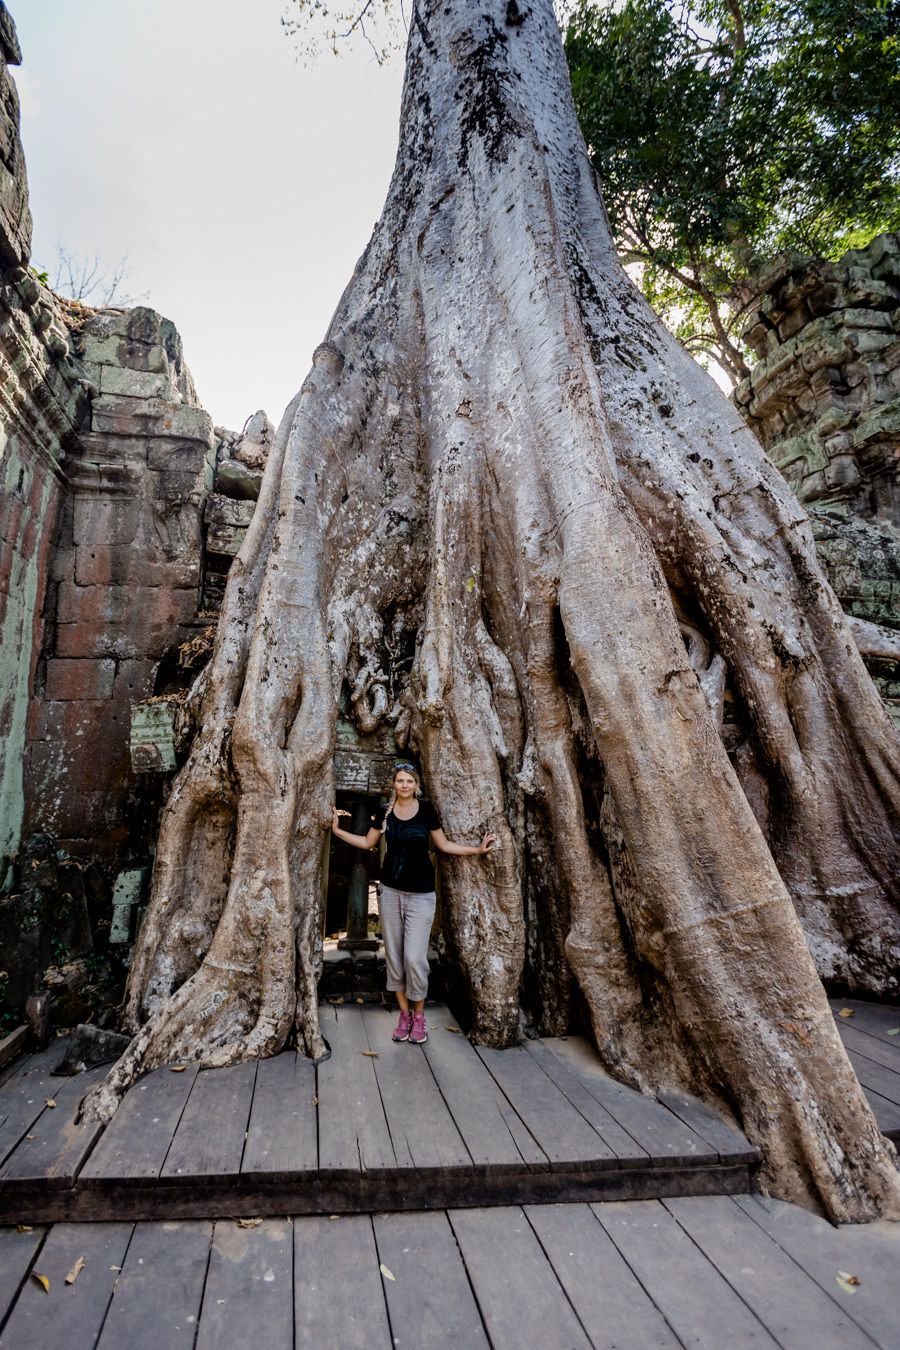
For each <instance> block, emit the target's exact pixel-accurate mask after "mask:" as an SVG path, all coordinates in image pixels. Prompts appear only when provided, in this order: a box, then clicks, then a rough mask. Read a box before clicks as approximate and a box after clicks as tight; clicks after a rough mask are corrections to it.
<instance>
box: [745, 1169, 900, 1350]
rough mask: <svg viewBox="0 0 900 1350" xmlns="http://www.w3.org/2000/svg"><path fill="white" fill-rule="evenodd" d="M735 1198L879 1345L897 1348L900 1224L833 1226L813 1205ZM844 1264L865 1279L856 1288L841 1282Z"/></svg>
mask: <svg viewBox="0 0 900 1350" xmlns="http://www.w3.org/2000/svg"><path fill="white" fill-rule="evenodd" d="M735 1204H737V1205H738V1206H739V1207H740V1208H741V1209H742V1210H743V1211H744V1213H745V1214H747V1215H748V1216H749V1217H750V1218H751V1219H753V1221H754V1223H756V1224H757V1225H758V1226H759V1227H760V1228H761V1229H762V1230H763V1231H764V1232H765V1233H767V1234H768V1235H769V1237H770V1238H771V1239H772V1240H773V1241H774V1242H777V1243H778V1245H779V1247H781V1248H782V1250H783V1251H785V1252H786V1253H787V1254H788V1256H790V1257H791V1259H792V1260H793V1261H795V1262H796V1263H797V1265H798V1266H799V1267H800V1268H801V1269H802V1270H804V1271H805V1272H806V1274H807V1275H809V1276H810V1277H811V1278H812V1279H813V1280H815V1282H816V1283H817V1284H818V1285H819V1286H820V1288H822V1289H824V1291H825V1292H826V1294H829V1295H830V1296H831V1297H832V1298H833V1299H836V1300H837V1302H838V1303H839V1304H840V1306H841V1307H842V1308H843V1310H844V1312H845V1313H846V1314H847V1315H848V1316H850V1317H852V1318H853V1321H854V1322H856V1323H857V1325H858V1326H860V1327H862V1328H863V1330H864V1331H867V1332H868V1334H869V1335H870V1336H871V1337H872V1339H873V1340H874V1341H875V1343H876V1344H877V1345H879V1346H882V1347H883V1350H897V1346H898V1344H900V1336H898V1326H897V1275H898V1271H900V1225H898V1224H896V1223H861V1224H845V1225H843V1226H842V1227H840V1228H833V1227H832V1225H831V1224H830V1223H829V1222H828V1221H827V1220H826V1219H822V1218H820V1217H819V1216H818V1215H817V1214H812V1213H810V1211H809V1210H807V1209H800V1207H799V1206H798V1205H788V1204H786V1203H785V1202H784V1201H783V1200H771V1199H769V1198H768V1197H765V1196H761V1195H759V1196H756V1195H755V1196H749V1195H746V1196H745V1195H742V1196H740V1197H739V1198H736V1200H735ZM841 1270H844V1271H847V1273H848V1274H850V1275H856V1276H857V1278H858V1279H859V1280H860V1285H859V1288H858V1289H857V1290H856V1291H855V1292H854V1293H852V1294H849V1293H847V1292H846V1291H845V1290H843V1289H841V1287H840V1285H839V1284H838V1282H837V1276H838V1271H841ZM810 1344H812V1342H810ZM829 1350H830V1347H829Z"/></svg>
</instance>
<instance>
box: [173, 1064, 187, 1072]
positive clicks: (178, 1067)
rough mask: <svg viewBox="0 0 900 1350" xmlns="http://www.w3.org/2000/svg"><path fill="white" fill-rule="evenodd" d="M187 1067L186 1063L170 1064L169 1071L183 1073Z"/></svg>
mask: <svg viewBox="0 0 900 1350" xmlns="http://www.w3.org/2000/svg"><path fill="white" fill-rule="evenodd" d="M186 1069H187V1065H186V1064H170V1065H169V1073H184V1072H185V1070H186Z"/></svg>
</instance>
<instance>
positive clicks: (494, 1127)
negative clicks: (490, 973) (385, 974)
mask: <svg viewBox="0 0 900 1350" xmlns="http://www.w3.org/2000/svg"><path fill="white" fill-rule="evenodd" d="M432 1018H433V1023H434V1025H433V1030H432V1031H430V1032H429V1033H428V1040H427V1041H426V1042H425V1044H424V1046H423V1047H422V1048H423V1050H424V1051H425V1058H426V1059H427V1060H428V1063H429V1066H430V1068H431V1071H432V1073H433V1074H434V1077H435V1081H436V1082H437V1084H438V1087H439V1088H440V1090H441V1095H442V1096H443V1098H444V1101H445V1102H446V1103H447V1107H448V1109H449V1111H450V1114H451V1115H452V1117H453V1119H454V1121H455V1122H456V1128H457V1129H458V1130H459V1132H460V1134H461V1135H462V1138H463V1140H464V1142H465V1145H466V1148H467V1149H468V1151H469V1156H470V1157H471V1159H472V1162H473V1164H474V1166H475V1169H476V1170H477V1171H479V1172H482V1173H485V1174H495V1173H505V1172H520V1171H521V1170H522V1169H523V1168H528V1169H529V1170H530V1171H536V1172H546V1171H549V1168H550V1163H549V1161H548V1159H547V1155H546V1153H545V1152H544V1150H543V1149H542V1148H541V1146H540V1144H538V1142H537V1140H536V1139H535V1138H534V1137H533V1135H531V1134H530V1133H529V1131H528V1129H527V1127H526V1125H525V1123H524V1121H522V1119H521V1118H520V1117H519V1116H518V1115H517V1114H516V1112H515V1111H514V1109H513V1108H512V1106H511V1105H510V1103H509V1102H508V1100H507V1099H506V1097H505V1096H504V1094H503V1093H502V1092H501V1091H500V1088H499V1087H498V1086H497V1084H496V1083H495V1081H494V1079H493V1078H492V1077H491V1075H490V1073H489V1072H488V1070H487V1069H486V1068H485V1066H484V1064H483V1063H482V1061H481V1060H480V1059H479V1057H478V1055H477V1054H476V1052H475V1050H474V1048H473V1047H472V1046H471V1045H470V1044H469V1042H468V1041H467V1040H466V1038H465V1037H464V1036H462V1035H459V1036H457V1035H454V1034H453V1033H452V1032H447V1031H445V1030H444V1028H446V1027H448V1026H453V1027H455V1026H456V1022H455V1021H454V1020H453V1018H452V1017H451V1016H450V1011H449V1009H448V1008H445V1007H443V1005H439V1006H438V1007H437V1008H436V1010H435V1011H434V1013H433V1014H432Z"/></svg>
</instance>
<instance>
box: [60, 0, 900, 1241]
mask: <svg viewBox="0 0 900 1350" xmlns="http://www.w3.org/2000/svg"><path fill="white" fill-rule="evenodd" d="M342 689H345V690H346V691H347V696H348V698H349V702H350V706H351V707H352V710H353V715H354V717H355V719H356V721H357V723H358V725H359V727H360V728H361V729H362V730H370V729H371V728H372V727H373V726H375V725H377V724H378V723H379V722H381V721H383V720H385V719H387V720H388V721H389V722H390V723H392V724H393V725H394V728H395V734H396V737H397V740H398V742H399V743H400V744H401V745H410V746H411V747H413V748H414V749H415V750H417V751H418V753H419V755H420V756H421V760H422V764H423V768H424V773H425V778H426V782H427V786H428V790H429V793H430V795H431V797H432V799H433V800H434V801H435V803H436V805H437V807H438V810H439V813H440V815H441V818H442V820H443V822H444V824H445V827H446V828H447V831H448V833H449V834H451V835H452V836H454V837H462V838H467V837H472V838H474V837H479V838H480V837H481V835H482V834H483V833H484V832H485V830H486V829H487V828H491V829H492V830H494V831H495V832H496V834H497V835H498V837H499V847H498V848H497V850H496V852H493V853H491V854H489V855H487V857H485V858H484V859H483V860H480V861H479V862H476V863H473V862H472V860H464V861H463V863H462V864H460V863H459V862H458V861H457V860H455V859H453V858H449V859H447V860H446V862H445V865H444V868H443V873H442V882H443V908H444V914H445V920H444V922H445V933H444V937H445V941H446V946H447V953H448V963H449V965H450V966H451V968H452V969H453V970H455V972H456V974H457V978H458V981H459V991H458V992H459V997H460V1007H459V1013H460V1015H464V1016H465V1018H466V1019H467V1025H468V1027H469V1029H470V1034H471V1035H472V1037H473V1038H474V1039H476V1040H478V1041H480V1042H482V1043H485V1044H490V1045H496V1046H503V1045H508V1044H510V1043H511V1042H513V1041H515V1040H516V1039H517V1038H518V1036H519V1034H520V1025H521V1019H522V1017H523V1005H527V1012H528V1016H529V1017H530V1018H531V1020H532V1021H533V1023H534V1024H535V1025H536V1026H537V1028H538V1029H539V1030H542V1031H545V1032H554V1031H560V1030H562V1029H564V1028H565V1026H566V1025H567V1024H568V1022H569V1020H570V1018H571V1016H572V1009H573V1005H574V1004H575V1002H576V1001H577V1000H578V999H583V1001H584V1004H585V1006H586V1008H587V1010H588V1014H589V1017H590V1022H591V1025H592V1030H593V1034H594V1037H595V1039H596V1043H597V1046H598V1048H599V1050H600V1053H601V1055H602V1056H603V1059H604V1061H605V1063H606V1064H607V1066H608V1067H609V1069H610V1071H611V1072H612V1073H614V1074H616V1075H617V1076H618V1077H619V1078H621V1079H622V1080H623V1081H625V1082H627V1083H630V1084H632V1085H634V1086H635V1087H638V1088H641V1089H643V1090H646V1091H652V1090H653V1088H654V1087H655V1086H657V1085H658V1084H660V1083H665V1082H673V1081H677V1082H681V1083H685V1084H688V1085H689V1086H691V1087H693V1089H694V1090H695V1091H699V1092H702V1093H704V1094H705V1095H707V1096H710V1097H718V1098H719V1099H722V1100H725V1101H727V1102H728V1103H729V1104H730V1105H731V1106H732V1108H733V1109H734V1110H735V1111H736V1112H737V1113H738V1114H739V1116H740V1119H741V1120H742V1122H743V1125H744V1128H745V1129H746V1131H747V1132H748V1134H749V1135H750V1137H751V1138H752V1139H754V1140H755V1141H756V1142H757V1143H758V1144H759V1146H760V1147H761V1149H762V1150H763V1153H764V1157H765V1162H764V1167H763V1172H764V1180H765V1181H766V1183H767V1184H768V1186H769V1187H770V1188H771V1189H772V1190H774V1191H775V1192H777V1193H778V1194H780V1195H784V1196H787V1197H791V1198H799V1199H806V1200H808V1201H809V1202H811V1203H812V1202H815V1203H819V1204H822V1205H824V1206H826V1207H827V1209H828V1210H829V1211H830V1212H831V1213H832V1214H833V1215H835V1216H837V1217H840V1218H850V1219H854V1218H855V1219H859V1218H865V1217H869V1216H871V1215H873V1214H875V1213H879V1212H884V1213H892V1214H900V1187H898V1177H897V1173H896V1171H895V1167H894V1162H893V1151H892V1149H891V1146H890V1145H888V1144H886V1143H885V1142H884V1141H883V1140H882V1138H881V1136H880V1134H879V1132H878V1129H877V1127H876V1124H875V1121H874V1119H873V1117H872V1116H871V1114H870V1112H869V1109H868V1107H867V1105H866V1103H865V1100H864V1098H863V1097H862V1095H861V1091H860V1088H859V1085H858V1084H857V1082H856V1079H855V1077H854V1075H853V1072H852V1070H851V1068H850V1066H849V1063H848V1061H847V1059H846V1057H845V1055H844V1052H843V1050H842V1048H841V1045H840V1042H839V1040H838V1037H837V1035H836V1032H835V1028H834V1023H833V1019H832V1017H831V1014H830V1011H829V1007H828V1003H827V1001H826V998H825V993H824V990H823V986H822V982H821V978H820V976H822V977H825V978H827V979H829V980H831V981H833V982H834V983H835V984H836V985H840V986H841V987H843V988H844V989H845V990H847V991H850V990H854V991H856V992H865V991H873V992H876V993H886V992H887V993H891V994H895V993H896V979H897V976H896V961H897V955H898V951H900V922H898V914H897V905H896V901H897V884H898V876H900V868H898V853H900V848H898V840H897V839H896V837H895V835H894V832H893V829H892V825H893V822H894V821H896V819H897V811H898V806H900V792H898V781H897V780H898V775H897V738H896V735H895V734H894V732H893V730H892V728H891V726H890V723H889V721H888V719H887V716H886V714H885V712H884V710H883V708H882V706H881V703H880V700H879V699H878V696H877V694H876V692H875V690H874V688H873V686H872V684H871V682H870V680H869V678H868V676H867V675H866V672H865V670H864V668H863V665H862V662H861V661H860V659H859V656H858V653H857V651H856V648H855V647H854V644H853V639H852V637H851V635H850V632H849V630H848V627H847V623H846V621H845V619H844V616H843V614H842V612H841V609H840V607H839V605H838V604H837V602H836V601H835V599H834V596H833V595H832V593H831V591H830V590H829V588H828V586H827V585H826V584H825V582H824V580H823V578H822V575H821V573H820V571H819V568H818V566H817V563H816V557H815V551H814V548H813V542H812V537H811V534H810V529H809V525H808V523H807V521H806V518H805V516H804V513H803V511H802V509H801V507H800V506H799V504H798V502H797V501H796V499H795V498H794V497H793V495H792V494H791V492H790V491H789V490H788V488H787V487H786V485H785V484H784V483H783V481H782V480H781V479H780V478H779V476H778V474H777V473H776V472H775V470H774V469H773V468H772V467H771V465H769V463H768V462H767V461H766V459H765V457H764V456H763V454H762V452H761V451H760V448H759V446H758V444H757V442H756V440H755V438H754V437H753V435H752V434H751V433H750V432H749V431H748V430H747V429H746V428H745V427H744V425H743V423H742V422H741V420H740V418H739V417H738V415H737V413H736V412H735V411H734V409H733V408H732V407H731V406H730V405H729V404H728V403H727V401H726V400H725V399H724V398H723V397H722V395H721V394H720V393H719V391H718V390H717V388H716V387H715V385H714V384H713V383H712V381H711V380H710V378H709V377H708V376H707V375H706V374H705V373H704V372H703V371H702V370H701V369H700V368H699V367H698V366H697V365H696V364H695V363H694V362H693V361H692V359H691V358H690V357H689V356H688V355H687V354H686V353H685V352H684V350H683V349H682V348H681V347H680V346H679V345H678V344H677V342H675V340H674V339H673V338H672V337H671V336H670V335H669V333H668V332H667V331H666V330H665V328H664V327H663V326H662V324H661V323H660V322H659V320H658V319H657V318H656V316H655V315H654V314H653V312H652V311H651V310H650V308H649V307H648V305H647V304H646V302H645V301H644V300H643V298H642V297H641V295H640V294H639V293H638V291H637V290H636V289H635V288H634V286H633V285H632V284H631V282H630V281H629V280H628V278H627V277H626V276H625V274H624V272H623V271H622V269H621V267H620V265H619V262H618V260H617V257H616V252H615V248H614V246H613V243H612V241H611V238H610V234H609V228H608V224H607V221H606V218H605V215H604V211H603V206H602V202H601V198H600V194H599V189H598V183H597V179H596V177H595V174H594V171H593V170H592V168H591V166H590V163H589V161H588V158H587V154H586V151H585V147H584V142H583V140H582V137H581V134H580V132H579V129H578V124H577V122H576V120H575V115H574V110H573V106H572V101H571V97H570V93H569V84H568V78H567V70H566V64H565V59H564V55H563V51H562V46H561V43H560V38H559V33H558V30H557V27H556V23H555V20H554V16H553V12H552V9H551V7H550V3H549V0H532V4H531V5H530V7H528V8H522V9H519V8H518V7H517V4H516V0H484V2H483V3H477V4H475V3H472V2H471V0H440V3H434V0H419V3H418V4H417V5H416V8H415V11H414V16H413V22H412V27H411V33H410V39H409V46H408V54H407V72H406V82H405V88H404V95H403V105H402V115H401V128H400V146H399V151H398V156H397V163H396V168H395V172H394V176H393V179H392V182H391V186H390V190H389V194H388V199H387V203H386V206H385V209H384V213H383V215H382V217H381V220H380V221H379V223H378V225H377V226H376V228H375V232H374V234H373V236H372V239H371V242H370V244H369V246H368V248H367V249H366V251H365V253H364V254H363V256H362V258H361V259H360V261H359V263H358V265H357V268H356V271H355V273H354V275H353V278H352V280H351V281H350V284H349V286H348V287H347V289H346V291H345V292H344V295H343V297H342V299H341V301H340V304H339V305H338V308H337V311H336V313H335V316H334V319H333V321H332V324H331V327H330V329H329V332H328V335H327V338H326V340H325V341H324V343H323V344H322V345H321V346H320V347H319V348H318V350H317V352H316V354H315V358H314V364H313V368H312V370H311V372H310V373H309V375H308V376H307V378H306V380H305V382H304V384H303V386H302V388H301V390H300V392H299V394H298V395H297V396H296V398H295V399H294V401H293V402H292V403H291V404H290V406H289V407H288V409H287V411H286V413H285V415H284V418H283V419H282V422H281V426H280V428H279V431H278V435H277V438H276V442H275V444H274V447H273V450H272V452H271V455H270V458H269V462H268V467H267V470H266V476H265V480H264V483H263V489H262V493H261V496H260V500H259V506H258V509H257V511H256V514H255V516H254V519H253V523H252V525H251V527H250V529H249V531H248V533H247V537H246V539H245V541H244V544H243V547H242V548H241V551H240V553H239V555H238V557H237V559H236V561H235V564H234V567H233V569H232V572H231V574H230V578H229V582H228V587H227V591H226V595H225V600H224V604H223V610H222V616H221V620H220V624H219V633H218V638H217V643H216V647H215V651H214V654H213V657H212V660H211V662H210V664H209V666H208V667H207V668H206V670H205V672H204V674H203V676H202V677H201V680H200V682H199V683H198V685H197V687H196V688H195V690H194V692H193V695H192V698H193V701H194V704H195V706H196V715H197V721H198V731H197V734H196V738H195V740H194V742H193V746H192V749H191V752H190V757H189V759H188V761H187V763H186V764H185V766H184V768H183V769H182V771H181V773H180V775H179V777H178V779H177V781H176V784H175V786H174V789H173V791H172V795H171V798H170V800H169V802H168V806H167V810H166V814H165V817H164V820H163V823H162V829H161V834H160V839H159V845H158V851H157V858H156V868H155V876H154V883H153V894H152V898H151V903H150V906H149V910H148V913H147V916H146V920H145V923H144V926H143V928H142V930H141V934H140V938H139V941H138V944H137V948H136V951H135V956H134V962H133V966H132V970H131V976H130V981H129V988H128V998H127V1012H126V1020H127V1026H128V1028H129V1030H130V1031H131V1032H132V1033H133V1041H132V1043H131V1046H130V1047H129V1049H128V1050H127V1051H126V1053H125V1055H124V1056H123V1058H122V1059H121V1060H120V1062H119V1063H118V1064H117V1065H116V1066H115V1067H114V1068H113V1070H112V1071H111V1073H110V1074H109V1076H108V1078H107V1080H106V1081H105V1082H104V1083H103V1084H102V1085H101V1086H100V1087H99V1088H98V1089H96V1090H95V1091H94V1093H93V1094H92V1095H91V1096H90V1097H89V1098H88V1099H87V1101H86V1106H85V1110H86V1112H87V1113H88V1114H89V1115H93V1116H98V1117H104V1116H108V1115H109V1114H110V1113H111V1112H112V1111H113V1110H114V1108H115V1105H116V1102H117V1100H118V1098H119V1096H120V1095H121V1093H122V1092H123V1091H124V1089H125V1088H126V1087H127V1086H128V1084H129V1083H130V1082H132V1081H133V1080H134V1078H135V1077H136V1076H137V1075H138V1074H139V1073H141V1072H144V1071H146V1070H147V1069H149V1068H151V1067H153V1066H155V1065H159V1064H162V1063H166V1062H168V1061H171V1060H173V1059H176V1058H181V1059H194V1060H201V1061H202V1062H203V1063H204V1064H207V1065H224V1064H230V1063H234V1062H236V1061H239V1060H242V1059H247V1058H250V1057H254V1056H259V1055H269V1054H273V1053H275V1052H276V1051H277V1050H278V1049H279V1048H280V1047H281V1046H282V1045H283V1044H284V1043H285V1040H286V1038H287V1037H288V1035H289V1033H290V1032H291V1028H292V1025H293V1028H294V1030H295V1033H296V1037H297V1042H298V1044H299V1045H300V1047H301V1048H302V1049H303V1050H305V1052H306V1053H307V1054H309V1055H311V1056H313V1057H317V1056H319V1055H321V1054H322V1053H323V1052H324V1049H325V1047H324V1043H323V1039H322V1035H321V1032H320V1029H319V1023H318V1016H317V1005H316V975H317V968H318V962H319V959H320V940H319V936H318V935H319V933H320V919H321V911H320V904H321V900H320V886H319V868H320V856H321V850H322V843H323V838H324V836H325V831H326V830H327V827H328V825H329V821H330V810H331V803H332V798H333V772H332V758H333V746H334V739H335V726H336V719H337V713H338V702H339V697H340V695H341V691H342ZM726 703H727V706H728V708H729V709H731V710H732V711H730V712H729V713H728V720H727V736H728V739H729V744H730V745H731V754H732V758H731V759H730V758H729V753H728V751H727V750H726V746H725V744H724V743H723V739H722V734H720V733H722V730H723V717H724V716H725V713H724V710H725V706H726ZM732 761H733V762H732ZM804 932H805V938H804ZM811 953H812V955H811ZM816 963H818V973H817V969H816Z"/></svg>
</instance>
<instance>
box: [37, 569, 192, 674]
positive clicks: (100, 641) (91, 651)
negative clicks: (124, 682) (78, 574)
mask: <svg viewBox="0 0 900 1350" xmlns="http://www.w3.org/2000/svg"><path fill="white" fill-rule="evenodd" d="M196 611H197V592H196V591H195V590H193V589H191V590H177V591H176V590H169V589H168V588H166V587H162V586H105V587H104V586H76V585H75V584H74V583H72V582H62V583H61V584H60V588H59V599H58V606H57V624H58V627H57V640H56V655H57V656H61V657H90V656H115V657H119V658H123V659H125V658H129V657H161V656H162V655H163V654H164V653H165V652H166V651H167V650H168V649H169V648H170V647H171V646H172V645H173V644H175V643H177V642H179V641H183V640H184V635H183V633H182V632H181V631H180V629H181V625H185V624H188V623H190V622H191V620H192V619H193V618H194V616H195V614H196Z"/></svg>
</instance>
